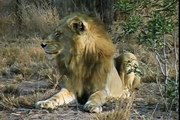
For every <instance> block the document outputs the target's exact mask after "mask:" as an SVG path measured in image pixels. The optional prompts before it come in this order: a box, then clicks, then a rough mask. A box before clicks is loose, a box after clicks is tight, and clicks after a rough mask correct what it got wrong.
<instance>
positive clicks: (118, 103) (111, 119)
mask: <svg viewBox="0 0 180 120" xmlns="http://www.w3.org/2000/svg"><path fill="white" fill-rule="evenodd" d="M134 97H135V95H134V93H133V94H132V96H131V97H130V98H128V99H121V100H118V99H116V100H115V99H111V100H110V101H113V102H114V104H115V108H114V110H113V112H112V111H108V112H105V113H102V114H99V115H97V116H96V118H95V119H96V120H129V119H130V117H131V110H132V104H133V101H134ZM110 104H112V103H111V102H110Z"/></svg>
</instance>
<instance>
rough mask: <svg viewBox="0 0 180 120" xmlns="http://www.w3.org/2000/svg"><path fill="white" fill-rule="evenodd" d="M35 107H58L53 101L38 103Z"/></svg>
mask: <svg viewBox="0 0 180 120" xmlns="http://www.w3.org/2000/svg"><path fill="white" fill-rule="evenodd" d="M35 107H36V108H45V109H54V108H55V107H56V105H55V104H53V102H52V101H47V100H44V101H38V102H37V103H36V104H35Z"/></svg>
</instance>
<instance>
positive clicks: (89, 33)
mask: <svg viewBox="0 0 180 120" xmlns="http://www.w3.org/2000/svg"><path fill="white" fill-rule="evenodd" d="M41 46H42V47H43V48H44V50H45V52H46V54H47V56H48V57H49V58H50V59H54V58H55V59H56V61H57V64H58V66H59V70H60V72H61V74H64V75H66V76H67V77H68V80H65V81H63V82H61V87H62V89H61V91H60V92H59V93H57V94H56V95H54V96H52V97H51V98H49V99H47V100H43V101H39V102H37V103H36V107H38V108H47V109H48V108H51V109H54V108H55V107H57V106H60V105H64V104H69V103H71V102H73V101H75V100H78V102H80V103H82V104H85V105H84V110H86V111H89V112H101V111H102V107H101V106H102V105H103V104H104V103H105V102H106V99H107V97H121V96H122V95H123V94H124V93H123V91H124V88H123V84H122V81H121V79H120V77H119V75H118V72H117V70H116V68H115V65H114V60H113V55H114V53H115V45H114V44H113V43H112V40H111V38H110V36H109V35H108V33H107V31H106V30H105V28H104V25H103V24H102V23H101V22H100V21H98V20H97V19H95V18H93V17H90V16H88V15H85V14H81V13H74V14H72V15H69V16H67V17H66V18H64V19H62V20H61V21H60V22H59V25H58V26H57V27H56V29H55V31H53V32H52V33H51V34H50V35H49V36H48V37H47V38H46V39H45V40H44V41H43V43H42V45H41Z"/></svg>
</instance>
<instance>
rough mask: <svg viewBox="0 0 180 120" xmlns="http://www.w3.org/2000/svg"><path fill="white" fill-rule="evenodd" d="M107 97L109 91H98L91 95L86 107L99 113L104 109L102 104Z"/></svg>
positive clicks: (87, 109)
mask: <svg viewBox="0 0 180 120" xmlns="http://www.w3.org/2000/svg"><path fill="white" fill-rule="evenodd" d="M106 98H107V92H106V91H105V90H101V91H97V92H95V93H94V94H92V95H91V96H90V97H89V99H88V101H87V102H86V104H85V105H84V109H85V110H86V111H89V112H96V113H99V112H101V111H102V105H103V104H104V103H105V102H106Z"/></svg>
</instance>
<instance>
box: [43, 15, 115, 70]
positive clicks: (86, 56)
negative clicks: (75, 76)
mask: <svg viewBox="0 0 180 120" xmlns="http://www.w3.org/2000/svg"><path fill="white" fill-rule="evenodd" d="M41 46H42V47H43V48H44V51H45V52H46V54H47V56H48V58H50V59H53V58H56V59H58V60H57V61H58V65H59V66H60V67H61V68H62V67H63V68H68V69H69V70H73V69H74V67H77V66H81V65H82V64H83V66H88V67H89V65H93V64H97V63H98V62H99V63H98V64H101V63H103V62H104V61H109V59H112V58H113V55H114V52H115V46H114V45H113V43H112V40H111V38H110V36H109V34H108V33H107V31H106V29H105V27H104V25H103V24H102V22H100V21H99V20H97V19H96V18H94V17H90V16H88V15H86V14H81V13H74V14H71V15H69V16H67V17H66V18H64V19H62V20H60V21H59V25H58V26H57V27H56V28H55V30H54V31H53V32H52V33H51V34H49V35H48V37H47V38H46V39H44V40H43V42H42V44H41ZM79 62H80V63H79ZM96 62H97V63H96ZM107 67H108V65H107ZM82 69H83V68H82ZM82 69H81V70H82Z"/></svg>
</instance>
